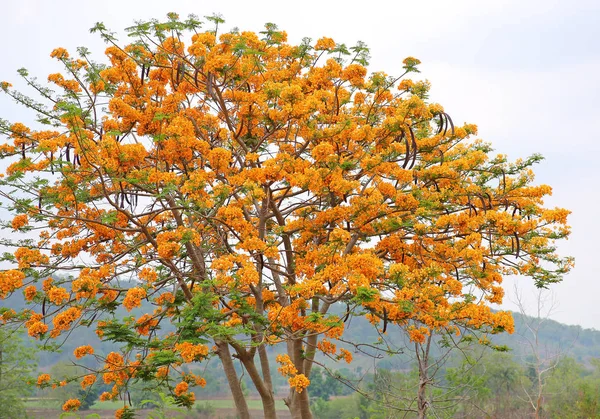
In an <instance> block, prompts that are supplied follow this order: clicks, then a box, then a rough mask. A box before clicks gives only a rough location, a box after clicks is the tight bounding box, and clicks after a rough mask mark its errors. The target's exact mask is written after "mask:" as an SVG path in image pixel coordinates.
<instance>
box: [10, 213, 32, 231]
mask: <svg viewBox="0 0 600 419" xmlns="http://www.w3.org/2000/svg"><path fill="white" fill-rule="evenodd" d="M27 224H29V217H28V216H27V214H19V215H17V216H16V217H15V218H13V220H12V223H11V226H12V228H13V230H19V229H21V228H23V227H25V226H26V225H27Z"/></svg>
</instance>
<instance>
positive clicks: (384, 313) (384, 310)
mask: <svg viewBox="0 0 600 419" xmlns="http://www.w3.org/2000/svg"><path fill="white" fill-rule="evenodd" d="M387 325H388V316H387V310H386V309H385V307H384V309H383V330H382V331H381V333H385V332H386V330H387Z"/></svg>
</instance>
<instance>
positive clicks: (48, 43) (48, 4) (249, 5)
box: [0, 0, 600, 329]
mask: <svg viewBox="0 0 600 419" xmlns="http://www.w3.org/2000/svg"><path fill="white" fill-rule="evenodd" d="M2 3H3V4H2V6H3V7H2V9H3V10H2V16H1V17H0V39H2V47H1V48H2V64H1V65H0V80H2V81H10V82H14V81H16V80H17V75H16V70H17V69H18V68H20V67H26V68H28V69H29V70H30V72H31V73H32V74H33V75H37V76H39V78H40V79H45V77H46V76H47V74H48V73H50V72H53V71H56V69H57V67H55V65H56V64H55V63H54V62H53V60H51V59H50V58H49V54H50V51H52V49H54V48H55V47H59V46H60V47H65V48H67V49H68V50H71V51H73V52H74V50H75V48H76V47H77V46H87V47H89V48H90V50H91V51H92V52H94V53H95V56H96V57H97V59H98V60H100V59H101V55H102V53H103V51H104V49H105V45H104V44H103V43H102V42H101V41H100V40H99V38H98V37H97V36H96V35H93V34H90V33H89V28H90V27H92V26H93V25H94V24H95V23H96V22H98V21H101V22H104V23H105V24H106V26H107V27H109V28H111V29H112V30H114V31H117V32H120V31H122V29H123V28H125V27H128V26H131V25H132V24H133V22H134V21H136V20H144V19H149V18H153V17H156V18H163V17H164V16H165V15H166V13H168V12H170V11H173V12H177V13H179V14H180V15H181V16H185V15H187V14H189V13H194V14H196V15H199V16H204V15H211V14H213V13H219V14H221V15H223V17H224V18H225V20H226V26H227V27H229V28H231V27H239V28H240V29H242V30H254V31H259V30H261V29H262V28H263V25H264V23H266V22H273V23H276V24H277V25H279V27H280V28H281V29H284V30H286V31H287V32H288V35H289V40H290V41H291V42H298V41H299V40H301V39H302V38H303V37H306V36H308V37H312V38H313V39H318V38H320V37H321V36H329V37H332V38H334V39H335V40H336V41H337V42H342V43H345V44H347V45H353V44H354V42H356V41H358V40H361V41H365V42H366V43H367V44H368V45H369V47H370V48H371V56H372V59H371V66H370V69H371V70H381V71H385V72H386V73H388V74H398V73H400V70H401V67H402V60H403V59H404V58H405V57H407V56H409V55H410V56H414V57H417V58H419V59H420V60H421V61H422V65H421V66H420V68H421V77H422V78H426V79H428V80H429V81H430V82H431V83H432V85H433V88H432V91H431V96H430V98H431V100H432V101H435V102H439V103H441V104H442V105H443V106H444V107H445V109H446V111H447V112H448V113H449V114H450V115H451V116H452V117H453V119H454V121H455V122H456V123H462V122H469V123H475V124H477V125H478V126H479V137H481V138H483V139H484V140H486V141H489V142H491V143H492V144H493V145H494V148H495V149H496V151H497V152H499V153H503V154H508V155H509V157H511V158H513V159H514V158H517V157H520V156H526V155H529V154H532V153H542V154H543V155H544V156H545V157H546V160H545V161H544V162H543V163H542V164H541V165H539V166H538V167H537V168H536V173H537V174H538V176H537V182H539V183H547V184H550V185H551V186H552V187H553V188H554V195H553V197H552V198H551V199H549V200H548V201H547V205H549V206H561V207H566V208H569V209H570V210H572V211H573V214H572V216H571V218H570V221H571V225H572V227H573V234H572V236H571V238H570V239H569V241H568V242H566V243H564V244H562V245H561V246H560V250H561V252H562V253H563V254H570V255H572V256H575V258H576V267H575V269H574V270H573V271H572V273H570V274H569V275H568V276H567V277H566V278H565V279H564V282H563V283H562V284H559V285H556V286H553V287H552V289H553V291H554V294H555V296H556V298H557V300H558V307H557V309H556V310H555V311H554V313H553V314H552V316H551V317H552V318H554V319H556V320H558V321H561V322H564V323H568V324H579V325H582V326H584V327H593V328H596V329H600V304H599V303H600V298H599V295H600V281H599V280H598V277H599V275H598V273H597V271H598V268H597V265H594V263H595V262H594V261H598V260H600V254H599V255H596V251H597V250H598V249H597V248H596V244H595V241H594V240H595V238H597V237H598V238H600V223H599V222H598V220H597V218H598V215H597V214H598V212H599V208H598V206H599V204H600V197H599V196H598V193H599V191H600V187H599V185H600V164H598V162H599V160H600V128H598V126H599V125H600V124H598V121H599V118H600V100H599V99H600V98H599V96H600V47H599V46H598V45H599V42H600V1H598V0H571V1H565V0H560V1H552V0H543V1H541V0H540V1H537V0H536V1H528V0H520V1H516V0H515V1H513V0H508V1H502V0H496V1H494V2H490V1H481V0H474V1H460V0H452V1H447V0H446V1H444V0H440V1H423V0H411V1H399V0H396V1H379V0H370V1H365V0H362V1H327V0H319V1H314V0H303V1H299V2H285V1H261V0H252V1H237V0H236V1H220V2H215V1H211V2H208V1H202V0H196V1H175V0H174V1H164V0H163V1H155V0H145V1H137V0H135V1H129V0H119V1H115V0H102V1H93V2H92V1H82V0H53V1H48V0H18V1H15V0H5V1H3V2H2ZM123 38H125V37H124V36H123V37H122V39H123ZM13 84H15V85H16V86H17V85H18V84H17V83H13ZM19 111H20V110H19V109H18V108H17V107H16V106H13V104H12V103H11V102H8V101H7V100H6V99H5V98H4V97H0V117H1V118H5V119H10V120H13V121H19V120H23V118H22V117H21V118H20V113H19ZM516 282H517V283H518V286H519V287H520V289H521V291H522V293H523V294H524V296H525V298H526V299H528V300H529V304H530V307H532V305H531V303H532V297H531V296H532V294H533V287H531V286H530V284H528V283H527V280H526V279H518V280H517V281H516ZM505 284H506V287H507V288H508V290H507V291H508V293H507V302H506V304H505V305H504V306H503V307H504V308H509V309H514V304H511V303H510V301H508V300H514V296H513V295H512V294H513V291H512V287H513V284H512V281H506V282H505Z"/></svg>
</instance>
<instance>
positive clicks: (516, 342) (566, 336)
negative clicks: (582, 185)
mask: <svg viewBox="0 0 600 419" xmlns="http://www.w3.org/2000/svg"><path fill="white" fill-rule="evenodd" d="M0 307H8V308H13V309H15V310H19V309H22V308H23V298H22V296H20V295H15V296H12V297H10V298H8V299H6V300H3V301H1V302H0ZM38 309H39V308H38ZM341 309H342V308H341V307H340V311H341ZM153 310H154V307H153V306H152V305H150V303H149V302H146V301H144V302H143V304H142V307H141V308H138V309H135V310H134V311H132V312H131V313H128V312H126V311H125V310H123V309H119V310H117V312H116V313H115V315H116V317H118V318H123V317H126V316H136V317H139V316H140V315H142V314H143V313H151V312H152V311H153ZM513 317H514V319H515V333H514V334H512V335H509V334H508V333H502V334H499V335H490V336H488V337H489V338H490V339H491V341H492V342H493V343H494V344H497V345H506V346H508V347H509V348H510V350H511V352H512V353H513V355H514V356H515V358H516V360H517V361H519V359H522V360H524V359H525V357H526V356H527V355H528V354H530V353H531V349H530V348H529V347H528V346H527V339H526V338H527V337H529V338H531V335H528V332H527V327H526V325H527V324H536V319H534V318H531V317H528V316H522V315H521V314H519V313H513ZM169 329H170V327H168V326H167V327H166V328H165V331H170V330H169ZM346 329H347V331H346V333H347V334H346V336H351V340H352V341H354V342H357V341H360V342H362V343H364V344H365V345H364V346H361V347H360V348H359V349H358V350H357V349H355V348H349V347H347V348H348V349H352V352H353V356H354V362H353V363H352V364H351V365H347V364H345V363H343V362H334V361H333V360H325V364H326V365H328V366H329V367H331V368H333V369H338V368H344V367H346V368H349V369H353V370H355V369H362V370H364V369H370V368H372V367H374V366H375V365H378V364H379V363H382V365H381V366H384V367H385V366H386V365H390V364H395V365H398V364H399V363H404V362H406V363H410V356H408V355H405V356H403V355H397V356H396V361H397V362H391V363H390V360H389V356H388V354H383V355H382V356H381V357H375V356H374V355H376V354H377V353H378V351H377V350H376V349H373V348H377V347H379V348H381V349H385V348H384V347H383V345H380V344H378V341H379V338H380V336H379V335H378V334H377V332H376V331H375V329H374V328H373V326H372V325H371V324H370V323H369V322H368V321H366V320H365V319H364V318H359V317H356V318H351V319H349V320H348V322H347V323H346ZM64 338H65V339H64V341H63V344H62V347H61V350H60V352H58V353H51V352H41V353H40V354H39V365H40V367H41V368H43V369H45V368H48V367H49V366H51V365H53V364H55V363H57V362H59V361H68V360H69V359H72V354H73V350H74V349H75V348H76V347H77V346H80V345H82V344H90V345H92V346H94V347H95V348H96V352H97V353H99V354H103V353H104V354H106V353H108V352H110V351H113V350H116V349H118V345H115V344H113V343H111V342H101V341H100V339H99V338H98V337H97V336H96V333H95V329H94V328H93V327H91V328H88V327H80V328H78V329H76V330H75V331H74V332H73V333H72V334H70V335H68V336H64ZM538 338H539V341H538V344H539V348H540V350H542V351H546V352H549V353H556V352H561V353H563V354H565V355H569V356H571V357H573V358H575V359H576V360H577V361H579V362H582V363H584V364H587V363H589V360H590V359H591V358H600V331H597V330H594V329H583V328H582V327H580V326H568V325H565V324H562V323H559V322H557V321H554V320H545V321H544V322H543V324H542V326H541V327H540V329H539V333H538ZM385 340H386V342H388V343H390V347H391V349H397V350H398V351H400V350H401V349H402V348H405V347H406V345H407V344H408V343H409V342H408V341H407V340H406V337H405V334H404V333H402V332H400V330H399V329H398V328H395V327H389V328H388V331H387V333H386V335H385ZM39 343H40V342H38V341H33V340H32V339H29V344H30V345H36V344H39ZM282 351H283V347H282V348H278V347H274V348H270V350H269V352H270V353H271V354H276V353H279V352H282ZM407 352H410V351H407ZM379 353H380V354H381V353H382V352H381V351H379ZM273 356H274V355H273ZM434 356H435V353H434Z"/></svg>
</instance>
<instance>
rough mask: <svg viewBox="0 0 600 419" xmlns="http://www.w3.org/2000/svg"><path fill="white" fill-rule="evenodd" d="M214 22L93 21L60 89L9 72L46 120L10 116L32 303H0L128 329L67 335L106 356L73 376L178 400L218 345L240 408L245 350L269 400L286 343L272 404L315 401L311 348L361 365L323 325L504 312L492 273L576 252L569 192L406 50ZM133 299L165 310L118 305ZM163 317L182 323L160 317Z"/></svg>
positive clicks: (11, 183) (7, 181) (550, 277)
mask: <svg viewBox="0 0 600 419" xmlns="http://www.w3.org/2000/svg"><path fill="white" fill-rule="evenodd" d="M208 21H209V25H210V29H209V30H204V29H201V27H202V24H201V22H200V21H198V19H197V18H195V17H194V16H191V17H190V18H189V19H188V20H180V19H179V17H178V16H177V15H175V14H170V15H169V16H168V19H167V20H166V21H165V22H159V21H151V22H144V23H139V24H137V25H135V26H134V27H131V28H129V29H128V31H129V34H130V35H131V36H132V37H133V38H134V39H135V41H134V42H132V43H131V44H129V45H125V46H121V45H120V44H119V43H118V41H117V39H116V38H115V36H114V35H113V34H112V33H111V32H109V31H108V30H107V29H106V28H105V27H104V26H103V25H102V24H98V25H97V26H96V27H95V28H93V29H92V31H94V32H98V33H100V35H101V36H102V37H103V38H104V39H105V40H106V41H107V42H108V44H109V47H108V48H107V50H106V56H107V57H108V60H109V63H108V64H100V63H97V62H94V61H92V60H91V59H90V57H89V53H88V51H87V50H86V49H84V48H80V49H78V57H72V56H71V55H69V53H68V52H67V51H66V50H65V49H62V48H58V49H56V50H54V51H53V52H52V54H51V56H52V57H54V58H55V59H57V60H59V61H60V62H61V63H62V64H63V65H64V68H65V71H64V72H63V73H57V74H51V75H50V76H49V77H48V80H49V82H50V83H52V84H53V85H55V86H56V87H55V88H54V89H55V90H52V89H50V88H48V87H46V86H45V85H42V84H40V83H38V82H37V81H36V79H35V78H31V77H30V76H29V75H28V73H27V71H25V70H21V71H20V72H21V75H22V76H23V78H24V79H25V81H26V82H27V84H28V85H29V86H30V87H31V88H33V89H34V90H35V91H37V94H38V95H39V99H33V98H31V97H29V96H26V95H25V94H23V93H20V92H18V91H16V90H14V89H13V88H12V86H11V85H10V84H9V83H6V82H3V83H2V90H3V91H4V93H5V94H7V95H9V96H11V97H12V98H13V99H14V100H16V101H17V102H18V103H20V104H22V105H25V107H26V108H28V109H29V110H32V111H34V112H35V114H36V115H37V118H38V123H39V124H38V125H39V126H38V127H37V128H35V129H34V128H32V127H27V126H25V125H24V124H22V123H18V122H17V123H12V122H8V121H1V123H0V131H1V132H2V133H3V134H4V136H5V137H6V140H5V142H4V143H3V144H2V145H1V148H0V151H1V153H2V156H3V157H4V159H5V160H6V161H7V162H8V163H7V165H6V171H5V172H6V173H5V176H3V178H2V180H1V182H2V183H1V186H2V189H1V191H2V192H1V194H2V196H3V198H4V200H5V201H6V202H8V204H9V205H8V207H9V209H10V211H11V212H12V213H14V218H13V219H12V221H11V222H8V223H7V224H6V227H8V228H11V229H13V230H16V231H20V232H23V236H22V237H23V239H22V240H15V241H9V240H5V241H4V244H6V245H10V246H15V250H14V251H13V252H11V253H9V254H5V259H6V260H8V261H10V262H11V263H13V264H14V266H13V269H9V270H5V271H2V272H1V273H0V296H1V297H6V296H7V295H9V294H11V293H14V292H15V291H17V290H22V291H23V294H24V296H25V299H26V300H27V301H29V302H30V303H31V309H29V310H26V311H24V312H22V313H16V312H13V311H10V310H4V312H3V314H2V318H3V320H4V321H5V322H10V321H14V322H24V323H25V326H26V327H27V329H28V331H29V334H30V335H31V336H34V337H37V338H40V339H60V338H61V337H65V336H69V335H68V332H69V331H70V330H72V329H74V328H77V327H84V326H88V327H95V328H96V330H97V333H98V335H99V336H101V337H102V338H103V339H106V340H111V341H114V342H119V343H122V344H123V351H122V352H120V353H117V352H112V353H110V354H108V355H107V356H105V357H103V356H100V355H99V354H95V353H94V348H92V347H91V346H82V347H80V348H78V349H77V350H76V351H75V354H74V355H75V356H76V357H77V358H79V357H83V356H94V357H96V359H97V360H98V368H97V370H96V371H95V372H93V373H90V374H88V375H86V376H85V377H81V380H82V381H81V384H82V386H84V387H88V386H93V385H94V383H95V381H96V379H97V378H98V377H101V379H102V380H103V381H104V382H105V383H111V384H113V385H114V387H113V390H112V392H109V393H105V394H103V395H102V399H115V398H118V397H119V395H120V394H121V395H122V394H123V393H124V392H126V390H127V386H128V384H129V383H131V382H132V381H137V380H144V381H147V380H161V381H163V382H165V383H166V384H167V385H168V386H170V388H171V389H172V392H173V394H174V396H175V398H176V400H177V401H178V403H179V404H181V405H184V406H190V405H192V404H193V402H194V393H193V392H192V391H191V388H192V386H194V385H202V384H203V383H204V380H203V378H202V377H199V376H195V375H193V374H189V373H185V372H184V371H183V370H182V368H181V367H182V365H183V364H186V363H192V362H202V361H204V360H206V359H207V358H210V357H218V359H219V360H220V362H221V363H222V365H223V368H224V371H225V374H226V376H227V380H228V382H229V385H230V388H231V392H232V394H233V397H234V400H235V404H236V408H237V410H238V414H239V416H240V417H242V418H247V417H249V412H248V406H247V403H246V401H245V397H244V394H243V392H242V389H241V387H240V384H239V377H238V374H237V373H236V370H235V368H234V359H238V360H239V361H240V362H241V364H242V365H243V368H244V369H245V372H247V374H248V375H249V377H250V378H251V380H252V382H253V384H254V386H255V387H256V390H257V391H258V393H259V394H260V397H261V398H262V401H263V406H264V414H265V417H267V418H275V417H276V411H275V399H274V392H273V384H272V374H273V373H274V371H273V369H274V368H275V366H274V365H272V363H271V362H272V361H271V359H270V358H269V357H268V356H267V347H268V346H269V345H274V344H277V343H282V344H284V346H285V353H284V354H282V355H280V356H278V357H277V360H276V361H277V364H278V369H279V372H280V373H281V374H283V375H285V376H287V377H289V384H290V393H289V396H288V397H286V399H285V402H286V404H287V405H288V406H289V408H290V411H291V412H292V416H293V417H294V418H303V419H304V418H310V417H311V412H310V408H309V398H308V391H309V390H308V389H307V387H308V386H309V384H310V372H311V368H312V366H313V363H314V362H315V356H316V354H317V353H324V354H326V355H328V356H330V357H333V358H336V359H339V360H341V359H344V360H345V361H347V362H350V361H351V359H352V354H351V352H350V351H348V350H346V349H339V348H338V347H337V346H336V341H338V340H344V341H345V342H348V343H354V344H359V343H360V342H353V341H352V339H351V338H349V337H345V336H344V321H345V320H346V319H347V318H348V316H351V315H365V316H367V317H368V318H369V319H370V320H371V322H372V323H373V324H374V326H375V327H378V328H379V329H380V330H381V332H383V333H385V332H386V329H387V325H388V324H397V325H400V326H402V327H404V330H405V331H406V333H408V334H409V336H410V339H411V340H413V341H414V342H417V343H422V342H424V341H425V339H426V337H427V336H428V335H429V334H430V333H431V331H446V332H447V331H458V330H459V329H458V327H459V326H464V327H469V328H474V329H486V330H492V331H502V330H507V331H512V318H511V316H510V314H508V313H505V312H492V311H491V310H490V309H489V307H488V306H487V303H488V302H493V303H497V302H500V301H501V300H502V295H503V290H502V287H501V286H500V283H501V280H502V276H503V275H505V274H522V275H527V276H530V277H532V278H533V280H534V281H535V282H536V284H538V285H540V286H543V285H545V284H548V283H551V282H555V281H558V280H560V276H561V274H563V273H564V272H566V271H567V270H568V269H569V267H570V264H571V261H570V260H569V259H563V258H560V257H559V256H557V255H556V254H555V252H554V247H553V243H554V241H555V240H556V239H559V238H562V237H565V236H566V235H568V233H569V231H568V227H567V226H566V217H567V215H568V211H566V210H563V209H545V208H544V207H543V206H542V198H543V197H544V196H545V195H548V194H549V193H550V188H549V187H548V186H533V185H532V179H533V175H532V172H531V170H530V167H531V166H532V165H533V164H534V163H536V162H537V161H538V160H540V158H539V157H538V156H533V157H531V158H528V159H525V160H518V161H516V162H514V163H510V162H508V161H507V160H506V158H505V157H504V156H501V155H499V156H496V157H491V156H490V152H491V148H490V146H489V145H487V144H485V143H483V142H481V141H470V140H468V137H469V136H471V135H474V134H475V132H476V127H475V126H474V125H465V126H462V127H455V126H454V125H453V123H452V121H451V119H450V118H449V116H448V115H447V114H446V113H445V112H444V109H443V108H442V106H440V105H438V104H435V103H428V102H427V92H428V89H429V85H428V83H427V82H418V81H412V80H410V79H407V78H405V76H406V75H407V74H408V73H411V72H415V71H417V69H416V66H417V64H418V63H419V61H418V60H416V59H414V58H407V59H406V60H404V67H403V69H404V72H403V74H402V75H401V76H400V77H397V78H395V77H390V76H387V75H386V74H384V73H381V72H375V73H371V74H368V72H367V69H366V65H367V59H368V51H367V48H366V47H365V46H364V45H363V44H361V43H359V44H358V45H356V46H354V47H352V48H347V47H346V46H345V45H343V44H336V43H335V42H334V41H333V40H332V39H330V38H321V39H319V40H318V41H317V42H316V43H312V42H311V40H309V39H305V40H304V41H303V42H302V43H301V44H300V45H290V44H288V43H287V41H286V33H285V32H282V31H279V30H278V29H277V27H276V26H275V25H272V24H267V25H266V28H265V30H264V31H263V32H260V33H259V34H256V33H253V32H238V31H232V32H229V33H223V34H219V33H218V29H219V28H218V27H219V24H220V23H222V20H221V19H219V18H216V17H212V18H208ZM190 35H191V36H190ZM61 272H62V273H64V274H65V275H71V276H63V277H65V278H67V279H64V280H58V279H57V276H56V275H54V276H52V275H53V274H55V273H61ZM124 278H133V279H134V280H135V281H136V285H135V286H134V287H131V286H123V285H121V282H120V281H122V280H123V279H124ZM143 299H147V300H148V301H151V302H152V304H154V305H155V307H156V308H155V310H154V312H152V313H146V314H144V315H143V316H141V317H139V318H137V319H130V320H125V321H120V320H118V319H117V318H115V317H114V316H111V313H113V312H114V310H115V308H116V307H119V306H123V307H125V308H127V309H128V310H131V309H133V308H134V307H139V306H140V304H141V301H142V300H143ZM336 303H341V304H342V305H343V306H344V307H346V309H345V312H344V313H343V314H342V315H334V314H331V313H330V309H331V308H332V307H333V306H334V305H335V304H336ZM166 322H170V323H172V324H173V325H174V326H175V328H176V332H175V333H171V334H167V335H164V334H159V333H157V331H158V329H159V328H160V327H161V325H163V324H165V323H166ZM71 338H72V337H71ZM338 346H339V343H338ZM52 380H53V379H52V377H47V376H44V377H42V380H41V384H42V385H51V384H52V383H53V381H52ZM78 403H79V402H78V401H77V400H70V401H69V402H68V403H67V404H66V405H65V409H67V408H69V409H74V408H77V406H78ZM132 414H133V412H132V410H131V409H124V410H121V411H120V412H119V415H120V417H122V418H125V417H130V416H132Z"/></svg>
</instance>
